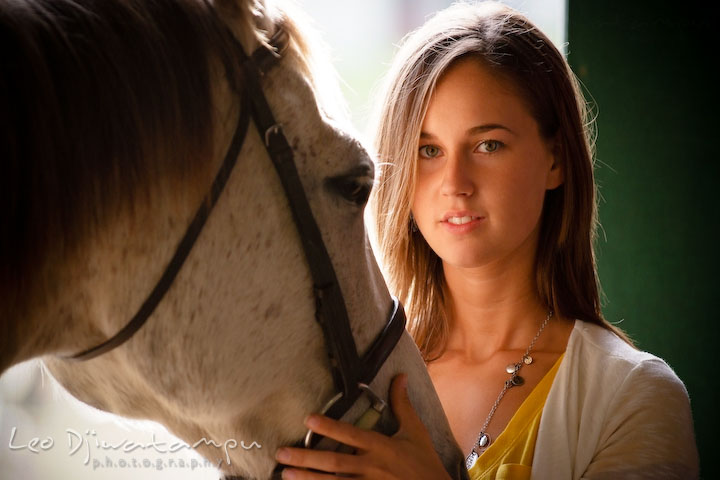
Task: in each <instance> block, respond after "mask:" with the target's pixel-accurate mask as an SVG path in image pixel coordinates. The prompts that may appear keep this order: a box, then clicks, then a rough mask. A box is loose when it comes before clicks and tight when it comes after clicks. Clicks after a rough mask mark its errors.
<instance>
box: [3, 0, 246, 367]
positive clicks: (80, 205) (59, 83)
mask: <svg viewBox="0 0 720 480" xmlns="http://www.w3.org/2000/svg"><path fill="white" fill-rule="evenodd" d="M220 22H221V19H220V17H219V16H218V14H217V12H215V11H214V10H213V6H212V5H211V4H210V3H209V2H206V1H203V0H154V1H152V2H148V1H146V0H122V1H121V0H117V1H116V0H113V1H111V0H102V1H97V0H31V1H17V0H15V1H13V0H3V1H2V2H0V56H1V57H2V58H3V66H2V69H1V70H0V145H1V146H0V158H2V159H3V163H2V167H0V168H2V174H0V202H2V205H3V208H2V213H0V318H1V320H0V339H2V340H0V351H1V352H3V354H2V357H1V358H0V367H5V366H6V363H5V362H6V361H7V360H8V359H12V358H13V356H14V354H15V352H16V350H17V343H18V340H17V338H16V337H18V336H19V335H20V332H18V331H17V328H18V327H17V325H18V324H19V323H20V322H22V318H23V317H25V316H26V315H28V313H29V310H30V309H32V308H34V305H35V304H36V303H37V299H38V298H41V297H43V296H44V294H45V293H46V290H47V289H48V288H52V287H53V286H54V287H57V285H55V284H56V282H57V277H56V275H57V273H58V271H59V269H60V268H61V266H62V263H63V262H64V261H65V259H66V258H72V257H73V256H75V255H79V254H80V252H81V250H82V248H83V245H85V243H86V241H87V240H88V239H90V238H92V237H93V235H94V234H95V233H96V232H98V231H100V230H102V229H103V228H104V227H105V226H106V225H107V224H108V222H112V221H113V219H114V218H116V217H117V216H119V215H125V214H132V212H133V211H134V210H135V209H136V208H137V207H138V206H139V205H144V204H147V203H149V202H152V201H153V200H154V199H156V198H157V195H158V192H162V193H163V194H168V193H170V194H175V195H176V196H178V197H184V196H198V197H201V195H202V192H203V191H204V190H205V189H207V188H208V187H209V184H210V179H211V177H212V174H213V173H214V172H213V169H214V166H215V165H214V162H212V161H210V160H211V159H213V158H217V157H218V156H221V155H222V154H223V153H224V149H225V148H226V146H225V145H222V146H221V145H218V146H217V148H218V149H223V151H222V152H218V151H215V148H216V147H215V143H216V142H215V141H214V140H215V137H214V130H215V127H216V121H215V116H216V109H215V105H214V103H213V100H214V99H215V98H214V95H213V92H214V89H215V85H214V83H216V82H215V80H217V77H218V75H222V74H224V73H225V72H223V71H222V68H221V67H220V66H221V65H222V64H223V63H224V64H226V65H227V62H223V61H222V59H223V58H227V55H228V52H229V51H230V49H231V48H232V47H230V43H229V42H228V39H227V36H226V30H225V29H224V27H222V25H220ZM180 183H182V185H183V188H174V187H175V186H177V185H179V184H180ZM0 369H1V368H0Z"/></svg>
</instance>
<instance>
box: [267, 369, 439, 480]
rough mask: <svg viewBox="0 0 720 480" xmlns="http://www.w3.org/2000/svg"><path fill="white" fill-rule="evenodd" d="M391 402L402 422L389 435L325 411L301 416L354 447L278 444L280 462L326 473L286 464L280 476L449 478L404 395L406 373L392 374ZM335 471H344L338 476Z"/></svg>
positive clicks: (311, 425) (301, 479) (317, 430)
mask: <svg viewBox="0 0 720 480" xmlns="http://www.w3.org/2000/svg"><path fill="white" fill-rule="evenodd" d="M390 403H391V406H392V410H393V413H394V414H395V417H396V418H397V419H398V422H399V424H400V427H399V428H398V431H397V433H395V435H393V436H392V437H387V436H385V435H382V434H380V433H377V432H371V431H367V430H362V429H360V428H357V427H355V426H353V425H350V424H349V423H346V422H340V421H337V420H333V419H331V418H328V417H325V416H323V415H309V416H308V417H307V418H306V419H305V425H306V426H307V427H308V428H310V429H312V430H313V431H314V432H315V433H318V434H320V435H324V436H326V437H329V438H332V439H334V440H337V441H338V442H340V443H344V444H346V445H349V446H351V447H354V448H355V449H356V452H355V454H348V453H337V452H328V451H322V450H308V449H304V448H290V447H283V448H279V449H278V451H277V453H276V455H275V458H276V460H277V461H278V462H280V463H282V464H285V465H291V466H294V467H305V468H313V469H315V470H320V471H322V472H329V473H319V472H311V471H308V470H303V469H299V468H285V469H284V470H283V473H282V478H284V479H298V480H306V479H307V480H316V479H317V480H321V479H322V480H325V479H330V478H343V477H347V476H350V477H353V478H364V479H373V480H379V479H403V480H406V479H408V478H413V479H417V480H422V479H427V480H442V479H448V480H449V479H450V476H449V475H448V474H447V472H446V471H445V468H444V467H443V464H442V462H441V460H440V457H439V456H438V454H437V453H436V452H435V449H434V448H433V445H432V441H431V440H430V435H429V434H428V431H427V429H426V428H425V425H423V423H422V422H421V421H420V418H419V417H418V416H417V414H416V413H415V409H414V408H413V406H412V404H411V403H410V398H409V397H408V395H407V375H405V374H401V375H398V376H396V377H395V378H394V379H393V383H392V386H391V387H390ZM330 472H331V473H330ZM335 474H343V475H342V477H341V476H336V475H335Z"/></svg>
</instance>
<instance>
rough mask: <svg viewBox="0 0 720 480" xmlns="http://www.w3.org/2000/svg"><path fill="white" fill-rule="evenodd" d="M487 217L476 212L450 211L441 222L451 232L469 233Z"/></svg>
mask: <svg viewBox="0 0 720 480" xmlns="http://www.w3.org/2000/svg"><path fill="white" fill-rule="evenodd" d="M483 220H485V217H483V216H482V215H479V214H477V213H474V212H448V213H446V214H445V215H443V219H442V221H441V222H440V223H441V224H442V226H443V227H445V228H446V229H447V230H448V231H449V232H451V233H458V234H460V233H467V232H470V231H472V230H474V229H475V228H477V227H478V226H480V224H482V222H483Z"/></svg>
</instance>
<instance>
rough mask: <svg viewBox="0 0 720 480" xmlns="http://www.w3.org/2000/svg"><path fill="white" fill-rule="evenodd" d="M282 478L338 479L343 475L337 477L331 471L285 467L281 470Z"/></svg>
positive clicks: (286, 479) (290, 479)
mask: <svg viewBox="0 0 720 480" xmlns="http://www.w3.org/2000/svg"><path fill="white" fill-rule="evenodd" d="M282 478H283V480H330V479H340V478H343V477H338V476H337V475H333V474H331V473H320V472H311V471H309V470H300V469H298V468H286V469H284V470H283V471H282Z"/></svg>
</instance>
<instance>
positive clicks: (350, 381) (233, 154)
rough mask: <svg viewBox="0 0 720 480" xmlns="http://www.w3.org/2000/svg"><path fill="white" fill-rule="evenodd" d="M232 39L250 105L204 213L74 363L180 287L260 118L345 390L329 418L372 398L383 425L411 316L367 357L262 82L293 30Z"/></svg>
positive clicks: (119, 339)
mask: <svg viewBox="0 0 720 480" xmlns="http://www.w3.org/2000/svg"><path fill="white" fill-rule="evenodd" d="M229 37H230V39H231V41H232V42H233V44H234V45H235V47H236V48H235V49H236V51H237V52H236V53H237V56H238V57H239V59H240V76H241V79H242V82H243V84H242V86H240V87H238V88H240V89H241V99H242V105H241V107H240V114H239V119H238V123H237V128H236V130H235V133H234V135H233V139H232V143H231V144H230V147H229V149H228V152H227V154H226V156H225V159H224V160H223V163H222V166H221V167H220V170H219V171H218V173H217V175H216V177H215V179H214V181H213V183H212V187H211V189H210V192H209V193H208V195H207V196H206V198H205V200H204V201H203V202H202V203H201V205H200V207H199V208H198V210H197V212H196V214H195V217H194V218H193V220H192V222H191V223H190V225H189V226H188V228H187V230H186V232H185V235H184V236H183V238H182V240H181V241H180V243H179V244H178V246H177V248H176V251H175V254H174V255H173V257H172V259H171V260H170V263H169V264H168V266H167V268H166V269H165V271H164V273H163V274H162V276H161V278H160V280H159V281H158V282H157V284H156V285H155V287H154V288H153V290H152V291H151V293H150V295H149V296H148V297H147V299H146V300H145V302H144V303H143V304H142V306H141V307H140V309H139V310H138V312H137V313H136V314H135V316H134V317H133V318H132V319H131V320H130V322H128V323H127V324H126V325H125V327H123V328H122V329H121V330H120V331H119V332H118V333H117V334H116V335H114V336H113V337H111V338H110V339H108V340H107V341H105V342H103V343H101V344H99V345H96V346H94V347H92V348H89V349H87V350H85V351H83V352H80V353H78V354H75V355H72V356H69V357H66V358H69V359H72V360H78V361H83V360H90V359H91V358H95V357H97V356H99V355H102V354H104V353H107V352H109V351H110V350H112V349H114V348H116V347H118V346H120V345H122V344H123V343H124V342H126V341H127V340H128V339H130V338H131V337H132V336H133V335H134V334H135V332H137V331H138V330H139V329H140V328H141V327H142V326H143V325H144V324H145V322H146V321H147V319H148V318H149V317H150V315H151V314H152V313H153V311H154V310H155V308H156V307H157V305H158V304H159V303H160V301H161V300H162V298H163V296H164V295H165V294H166V293H167V291H168V289H169V288H170V286H171V285H172V283H173V281H174V279H175V277H176V276H177V274H178V272H179V271H180V269H181V268H182V265H183V263H184V262H185V259H186V258H187V256H188V255H189V253H190V251H191V250H192V247H193V245H194V244H195V241H196V240H197V238H198V237H199V235H200V232H201V231H202V228H203V226H204V225H205V222H206V221H207V219H208V217H209V215H210V213H211V212H212V208H213V206H214V205H215V203H216V202H217V200H218V198H219V197H220V194H221V193H222V191H223V188H224V187H225V184H226V183H227V181H228V178H229V177H230V174H231V173H232V170H233V167H234V166H235V163H236V161H237V157H238V155H239V154H240V150H241V149H242V145H243V143H244V141H245V137H246V135H247V132H248V127H249V124H250V118H251V117H252V119H253V121H254V122H255V125H256V127H257V130H258V132H260V133H261V134H263V141H264V145H265V148H266V150H267V152H268V155H269V156H270V158H271V159H272V162H273V165H274V166H275V169H276V170H277V172H278V175H279V177H280V180H281V183H282V186H283V189H284V190H285V194H286V196H287V199H288V202H289V205H290V209H291V211H292V216H293V220H294V222H295V226H296V227H297V230H298V233H299V234H300V239H301V242H302V246H303V250H304V252H305V257H306V259H307V263H308V267H309V269H310V273H311V276H312V280H313V288H314V294H315V303H316V309H315V317H316V319H317V321H318V323H319V324H320V326H321V327H322V331H323V335H324V338H325V345H326V349H327V353H328V357H329V360H330V371H331V373H332V378H333V382H334V385H335V389H336V391H337V392H338V393H337V394H336V395H335V396H334V397H333V398H332V399H331V400H330V401H329V402H328V403H327V404H326V405H325V407H324V408H323V409H322V413H324V414H325V415H327V416H329V417H332V418H335V419H340V418H341V417H342V416H343V415H344V414H345V413H346V412H347V411H348V410H349V409H350V407H352V405H353V404H354V403H355V402H356V401H357V400H358V398H359V397H360V396H361V395H362V394H363V393H365V394H367V395H368V397H369V399H370V401H371V406H372V408H371V410H368V412H371V413H370V414H369V415H368V412H366V414H365V415H364V416H363V418H361V423H365V424H368V423H374V422H372V421H371V420H368V418H371V417H372V419H373V420H375V421H376V420H377V419H378V418H379V416H380V414H381V413H382V411H383V409H384V407H385V402H384V401H383V400H381V399H380V398H379V397H378V396H377V395H376V394H375V393H373V391H372V390H371V389H370V387H369V386H368V385H370V383H371V382H372V381H373V379H374V378H375V376H376V374H377V372H378V371H379V370H380V368H381V367H382V365H383V363H384V362H385V360H386V359H387V357H388V356H389V355H390V353H391V352H392V350H393V348H394V347H395V345H396V344H397V342H398V340H399V339H400V337H401V335H402V333H403V331H404V330H405V313H404V311H403V308H402V305H401V304H400V303H399V302H398V300H397V299H396V298H395V297H393V305H392V311H391V312H390V314H389V320H388V322H387V324H386V325H385V327H384V328H383V331H382V332H381V333H380V335H379V336H378V337H377V338H376V339H375V341H374V342H373V343H372V345H371V346H370V347H369V349H368V350H367V351H366V353H365V354H364V355H363V356H362V357H360V355H359V354H358V351H357V346H356V344H355V340H354V339H353V336H352V331H351V329H350V321H349V318H348V314H347V309H346V307H345V300H344V298H343V295H342V291H341V290H340V284H339V283H338V280H337V276H336V275H335V270H334V268H333V265H332V261H331V260H330V256H329V254H328V252H327V249H326V248H325V244H324V242H323V240H322V235H321V233H320V229H319V228H318V225H317V222H316V221H315V218H314V217H313V214H312V211H311V209H310V205H309V203H308V201H307V197H306V195H305V190H304V189H303V186H302V183H301V181H300V177H299V175H298V171H297V167H296V165H295V162H294V159H293V150H292V148H291V147H290V145H289V143H288V141H287V139H286V138H285V134H284V133H283V128H282V125H280V124H279V123H277V122H276V121H275V118H274V116H273V114H272V111H271V109H270V106H269V105H268V102H267V99H266V98H265V94H264V92H263V89H262V86H261V78H262V76H263V75H265V73H266V72H267V71H269V69H270V68H271V67H272V66H273V65H274V64H275V63H277V61H278V60H279V59H280V58H281V55H282V53H283V52H284V51H285V49H286V48H287V45H288V35H287V32H285V30H283V29H282V28H277V30H276V32H275V34H274V36H273V38H272V39H271V40H270V42H269V44H270V46H271V48H267V47H265V46H261V47H259V48H258V49H257V50H255V51H254V52H253V54H252V55H251V56H248V55H247V54H246V53H245V52H244V49H243V48H242V45H240V43H239V42H238V41H237V40H236V39H235V37H234V36H233V35H232V34H229ZM228 71H230V72H232V71H236V69H228ZM317 442H318V437H314V438H313V435H312V432H311V431H308V434H307V435H306V437H305V441H304V445H305V446H306V447H313V446H315V445H316V444H317Z"/></svg>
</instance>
